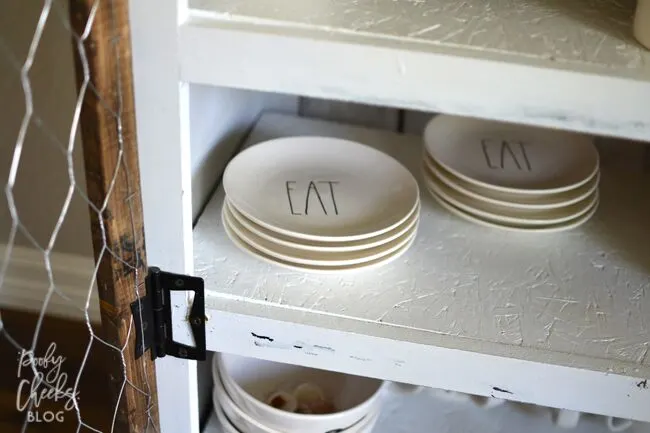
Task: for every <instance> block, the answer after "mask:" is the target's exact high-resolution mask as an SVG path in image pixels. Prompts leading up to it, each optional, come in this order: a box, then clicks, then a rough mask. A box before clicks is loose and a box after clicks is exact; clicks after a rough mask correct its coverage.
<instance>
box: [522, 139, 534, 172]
mask: <svg viewBox="0 0 650 433" xmlns="http://www.w3.org/2000/svg"><path fill="white" fill-rule="evenodd" d="M527 145H528V143H524V142H523V141H520V142H519V147H520V148H521V154H522V155H524V161H526V167H528V171H533V167H532V166H531V165H530V160H529V159H528V155H527V154H526V146H527Z"/></svg>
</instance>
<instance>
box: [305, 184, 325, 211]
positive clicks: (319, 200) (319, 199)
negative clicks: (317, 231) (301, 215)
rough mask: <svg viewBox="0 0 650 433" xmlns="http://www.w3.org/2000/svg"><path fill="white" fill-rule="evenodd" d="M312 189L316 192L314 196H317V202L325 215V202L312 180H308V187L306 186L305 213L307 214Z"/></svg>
mask: <svg viewBox="0 0 650 433" xmlns="http://www.w3.org/2000/svg"><path fill="white" fill-rule="evenodd" d="M312 190H313V191H314V192H315V193H316V197H317V198H318V202H319V203H320V206H321V208H322V209H323V213H325V215H327V209H325V204H323V199H322V198H321V196H320V193H319V192H318V188H317V187H316V184H315V183H314V181H313V180H312V181H310V182H309V188H307V197H306V199H305V215H309V196H310V195H311V191H312Z"/></svg>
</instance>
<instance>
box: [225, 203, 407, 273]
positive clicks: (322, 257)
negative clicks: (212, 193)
mask: <svg viewBox="0 0 650 433" xmlns="http://www.w3.org/2000/svg"><path fill="white" fill-rule="evenodd" d="M224 207H225V209H224V217H225V224H228V226H229V227H230V229H231V230H232V231H233V232H234V233H235V234H236V235H237V237H239V239H241V240H243V241H244V242H246V243H247V244H248V245H250V246H251V247H253V248H254V249H255V250H257V251H260V252H262V253H264V254H266V255H268V256H271V257H274V258H277V259H280V260H282V261H286V262H290V263H295V264H299V265H307V266H351V265H358V264H363V263H365V262H370V261H373V260H377V259H381V258H382V257H384V256H387V255H389V254H392V253H394V252H395V251H397V250H399V249H400V248H402V247H404V245H406V244H407V243H408V242H409V241H410V240H411V239H412V238H413V237H414V236H415V234H416V230H417V224H416V225H413V226H412V227H411V229H409V230H408V231H407V232H406V233H405V234H404V235H402V236H401V237H399V238H397V239H395V240H392V241H390V242H387V243H385V244H383V245H380V246H377V247H374V248H369V249H365V250H358V251H347V252H339V251H305V250H299V249H295V248H291V247H287V246H284V245H278V244H276V243H274V242H271V241H269V240H267V239H265V238H263V237H261V236H258V235H256V234H255V233H253V232H251V231H250V230H248V229H246V228H245V227H244V226H243V225H242V224H240V222H239V221H238V220H237V219H236V218H235V217H234V216H233V215H232V213H231V210H230V207H229V206H228V204H227V203H226V204H225V205H224Z"/></svg>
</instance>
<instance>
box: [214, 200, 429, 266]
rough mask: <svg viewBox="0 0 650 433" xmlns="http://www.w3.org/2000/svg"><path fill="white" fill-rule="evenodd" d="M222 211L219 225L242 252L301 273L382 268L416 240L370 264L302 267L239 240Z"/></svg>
mask: <svg viewBox="0 0 650 433" xmlns="http://www.w3.org/2000/svg"><path fill="white" fill-rule="evenodd" d="M224 209H226V207H225V206H224V207H223V208H222V212H221V223H222V225H223V228H224V231H225V232H226V234H227V235H228V237H229V238H230V240H231V241H232V242H233V243H234V244H235V246H237V247H238V248H239V249H241V250H242V251H244V252H246V253H248V254H250V255H252V256H253V257H256V258H258V259H261V260H263V261H265V262H267V263H270V264H273V265H277V266H282V267H284V268H288V269H292V270H297V271H302V272H314V273H322V274H331V273H343V272H352V271H359V270H368V269H373V268H376V267H379V266H384V265H386V264H388V263H390V262H392V261H393V260H395V259H397V258H399V257H400V256H401V255H402V254H404V253H405V252H406V251H408V249H409V248H410V247H411V245H413V242H414V241H415V238H416V236H413V237H412V238H411V239H410V241H409V242H408V243H407V244H406V245H405V246H403V247H402V248H401V249H399V250H397V251H396V252H394V253H393V254H390V255H388V256H384V257H382V258H381V259H378V260H374V261H372V262H366V263H362V264H359V265H350V266H302V265H297V264H295V263H290V262H286V261H283V260H279V259H276V258H274V257H271V256H269V255H268V254H264V253H263V252H261V251H258V250H256V249H254V248H253V247H252V246H250V245H248V244H247V243H246V242H245V241H243V240H242V239H240V238H239V237H238V236H237V235H236V234H235V233H234V231H233V230H232V229H231V228H230V227H229V225H228V224H227V223H226V220H225V212H224Z"/></svg>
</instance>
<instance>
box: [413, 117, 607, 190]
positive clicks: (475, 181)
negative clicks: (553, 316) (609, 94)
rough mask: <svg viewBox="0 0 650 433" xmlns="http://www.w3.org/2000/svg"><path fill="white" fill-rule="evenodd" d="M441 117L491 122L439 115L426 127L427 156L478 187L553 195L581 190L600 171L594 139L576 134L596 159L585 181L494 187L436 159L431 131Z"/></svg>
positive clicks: (425, 147)
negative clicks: (430, 147)
mask: <svg viewBox="0 0 650 433" xmlns="http://www.w3.org/2000/svg"><path fill="white" fill-rule="evenodd" d="M441 117H442V118H458V119H468V120H479V121H487V122H489V120H485V119H476V118H472V117H466V116H452V115H446V114H439V115H437V116H435V117H433V118H432V119H431V120H429V122H428V123H427V125H426V127H425V129H424V150H425V151H426V152H427V154H428V155H429V156H431V158H432V159H433V160H434V161H436V162H437V163H438V164H439V165H441V166H442V167H443V168H444V169H445V170H447V171H449V172H450V173H452V174H454V175H455V176H456V177H459V178H461V179H463V180H466V181H468V182H470V183H473V184H475V185H477V186H480V187H482V188H487V189H492V190H495V191H501V192H508V193H516V194H523V195H526V194H553V193H560V192H566V191H570V190H572V189H575V188H579V187H580V186H582V185H584V184H585V183H587V182H589V179H591V178H593V176H594V175H595V173H596V172H598V171H600V154H599V152H598V148H597V147H596V145H595V142H594V138H593V137H590V136H588V135H586V134H580V133H575V135H576V137H582V138H585V139H589V141H590V143H591V146H590V150H591V152H590V153H592V156H594V157H595V164H594V168H593V169H592V171H591V172H590V173H589V175H588V176H587V177H586V178H585V179H582V180H580V181H578V182H574V183H572V184H570V185H565V186H562V187H556V188H538V189H525V188H515V187H507V186H501V185H494V184H491V183H488V182H485V181H481V180H478V179H474V178H473V177H471V176H468V175H466V174H464V173H462V172H460V171H459V170H457V169H455V168H453V167H450V166H449V165H448V164H445V163H444V162H442V161H440V160H439V159H438V158H436V157H435V156H434V155H433V154H432V153H431V152H430V149H429V146H430V145H429V143H430V142H431V138H430V136H431V134H432V133H431V132H430V131H431V130H432V129H433V128H434V126H435V125H434V124H435V123H436V121H439V118H441ZM495 123H506V122H495ZM512 125H513V126H520V127H526V126H527V125H521V124H516V123H512ZM530 128H537V129H544V130H549V131H553V129H549V128H541V127H533V126H530ZM559 132H566V133H571V131H559Z"/></svg>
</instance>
